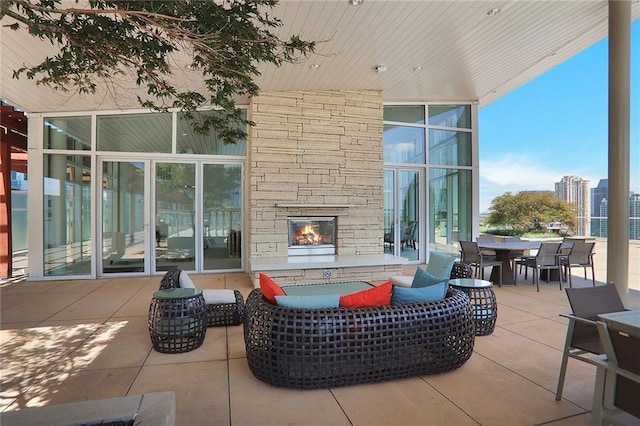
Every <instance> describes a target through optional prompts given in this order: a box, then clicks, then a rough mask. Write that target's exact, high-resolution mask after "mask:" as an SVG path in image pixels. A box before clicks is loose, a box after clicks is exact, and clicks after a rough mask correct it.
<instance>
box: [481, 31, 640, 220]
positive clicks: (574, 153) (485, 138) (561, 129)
mask: <svg viewBox="0 0 640 426" xmlns="http://www.w3.org/2000/svg"><path fill="white" fill-rule="evenodd" d="M631 44H632V46H638V45H640V21H636V22H634V23H633V24H632V27H631ZM631 50H632V53H631V96H630V98H631V99H630V101H631V126H630V127H631V128H630V133H631V135H630V144H631V146H630V157H631V158H630V175H631V176H630V187H629V189H630V191H631V192H635V193H638V192H640V114H639V113H638V110H639V109H640V72H639V71H638V70H639V69H640V49H637V48H632V49H631ZM607 64H608V40H607V39H604V40H602V41H600V42H599V43H596V44H595V45H594V46H592V47H591V48H589V49H587V50H585V51H583V52H581V53H580V54H578V55H576V56H574V57H573V58H571V59H569V60H568V61H566V62H564V63H562V64H560V65H558V66H557V67H555V68H554V69H552V70H550V71H548V72H547V73H545V74H544V75H542V76H540V77H538V78H537V79H535V80H532V81H531V82H529V83H527V84H525V85H524V86H522V87H520V88H518V89H516V90H515V91H513V92H511V93H510V94H508V95H506V96H504V97H503V98H501V99H499V100H497V101H495V102H493V103H492V104H490V105H487V106H486V107H483V108H481V109H480V111H479V139H480V145H479V147H480V148H479V149H480V153H479V157H480V182H479V186H480V212H481V213H484V212H486V211H487V210H488V208H489V206H490V204H491V201H492V200H493V199H494V198H495V197H497V196H500V195H502V194H504V193H505V192H511V193H517V192H520V191H526V190H540V191H551V192H553V191H554V187H555V183H556V182H559V181H560V180H561V179H562V178H563V177H564V176H578V177H580V178H582V179H584V180H588V181H590V184H591V187H592V188H593V187H596V186H597V185H598V182H599V181H600V180H601V179H608V159H607V156H608V79H607V72H608V68H607V67H608V65H607Z"/></svg>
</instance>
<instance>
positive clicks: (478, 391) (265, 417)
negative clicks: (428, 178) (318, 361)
mask: <svg viewBox="0 0 640 426" xmlns="http://www.w3.org/2000/svg"><path fill="white" fill-rule="evenodd" d="M630 252H631V256H630V265H631V267H630V269H631V272H630V282H632V283H634V285H638V284H639V283H640V281H639V279H640V278H639V273H640V272H639V271H640V268H638V267H637V265H638V264H640V245H636V244H632V245H630ZM597 253H598V254H597V255H596V279H597V280H598V283H599V284H602V283H603V281H604V279H605V277H606V274H605V271H604V268H605V266H606V264H605V261H604V258H605V256H603V255H602V248H600V249H599V250H597ZM598 257H600V259H598ZM414 268H415V267H414ZM411 270H412V268H407V270H406V271H405V272H406V273H411ZM574 272H575V273H576V275H574V279H573V283H574V286H579V287H584V286H590V285H591V281H590V280H585V279H584V276H583V275H582V271H581V270H578V271H574ZM192 278H193V280H194V282H195V284H196V285H197V286H199V287H201V288H229V289H238V290H240V291H241V292H242V293H243V294H244V296H245V298H246V296H247V294H248V293H249V292H250V291H251V290H252V288H253V287H252V284H251V281H250V279H249V276H248V274H244V273H234V274H218V275H192ZM160 279H161V277H159V276H156V277H145V278H119V279H98V280H91V281H84V280H83V281H47V282H26V281H17V282H16V281H15V280H14V281H13V282H10V283H8V282H7V283H4V284H2V288H1V296H2V311H1V326H2V327H1V328H2V330H1V332H0V333H1V334H0V336H1V340H0V345H1V346H0V349H1V352H0V355H1V361H0V362H1V385H2V387H1V389H0V407H1V408H0V410H1V411H7V410H20V409H25V408H27V407H38V406H45V405H53V404H60V403H67V402H77V401H86V400H95V399H103V398H116V397H122V396H127V395H138V394H142V393H149V392H160V391H167V390H170V391H174V392H175V394H176V424H178V425H284V424H287V425H367V426H368V425H394V424H398V425H447V424H449V425H465V424H469V425H471V424H482V425H539V424H553V425H587V424H589V422H590V418H591V415H590V410H591V397H592V392H593V384H594V379H595V368H594V367H592V366H590V365H587V364H585V363H582V362H578V361H575V360H570V361H569V367H568V374H567V379H566V384H565V390H564V398H563V400H562V401H559V402H558V401H555V399H554V392H555V387H556V380H557V375H558V370H559V367H560V358H561V350H562V345H563V342H564V338H565V333H566V322H565V320H564V319H563V318H561V317H559V316H558V314H559V313H561V312H567V311H569V310H570V309H569V305H568V302H567V300H566V295H565V292H564V291H560V290H559V288H558V283H557V282H551V283H546V282H544V281H542V282H541V283H540V292H539V293H537V292H536V291H535V286H533V285H532V284H531V281H530V279H529V281H527V282H525V281H524V278H523V277H520V278H519V283H518V285H517V286H515V287H502V288H498V287H496V288H495V292H496V295H497V299H498V306H499V308H498V320H497V326H496V329H495V331H494V333H493V334H492V335H489V336H482V337H477V338H476V342H475V347H474V354H473V355H472V357H471V358H470V359H469V361H468V362H467V363H466V364H464V365H463V366H462V367H461V368H459V369H457V370H455V371H452V372H449V373H445V374H440V375H435V376H423V377H414V378H409V379H404V380H397V381H392V382H384V383H377V384H367V385H358V386H349V387H341V388H331V389H323V390H311V391H300V390H291V389H281V388H275V387H272V386H270V385H267V384H265V383H262V382H260V381H258V380H257V379H255V378H254V376H253V375H252V374H251V372H250V370H249V368H248V366H247V362H246V359H245V352H244V342H243V336H242V326H235V327H218V328H209V329H208V330H207V335H206V339H205V342H204V345H203V346H202V347H200V348H198V349H196V350H194V351H191V352H188V353H184V354H161V353H158V352H155V351H154V350H153V349H152V346H151V341H150V339H149V333H148V329H147V312H148V309H149V302H150V300H151V295H152V293H153V292H154V291H156V290H157V289H158V285H159V283H160ZM629 296H630V297H629V302H628V303H627V305H628V307H632V308H640V292H638V291H635V290H633V291H631V292H630V295H629ZM1 420H2V419H1V415H0V424H1V423H2V421H1ZM51 424H55V421H53V419H52V422H51Z"/></svg>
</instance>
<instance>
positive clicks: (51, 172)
mask: <svg viewBox="0 0 640 426" xmlns="http://www.w3.org/2000/svg"><path fill="white" fill-rule="evenodd" d="M43 196H44V212H43V218H44V221H43V232H44V275H45V276H49V275H88V274H90V273H91V220H90V218H91V158H90V157H84V156H79V155H69V156H67V155H45V156H44V195H43Z"/></svg>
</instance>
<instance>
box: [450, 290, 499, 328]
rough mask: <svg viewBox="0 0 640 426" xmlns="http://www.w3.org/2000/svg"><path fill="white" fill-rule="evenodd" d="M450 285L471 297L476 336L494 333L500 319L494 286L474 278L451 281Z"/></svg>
mask: <svg viewBox="0 0 640 426" xmlns="http://www.w3.org/2000/svg"><path fill="white" fill-rule="evenodd" d="M449 285H450V286H451V287H453V288H457V289H458V290H461V291H463V292H464V293H466V294H467V296H469V300H470V301H471V306H472V307H473V319H474V322H475V332H476V336H486V335H487V334H491V333H493V329H494V328H495V326H496V319H497V318H498V303H497V301H496V295H495V293H494V292H493V284H491V282H490V281H485V280H477V279H474V278H457V279H454V280H449Z"/></svg>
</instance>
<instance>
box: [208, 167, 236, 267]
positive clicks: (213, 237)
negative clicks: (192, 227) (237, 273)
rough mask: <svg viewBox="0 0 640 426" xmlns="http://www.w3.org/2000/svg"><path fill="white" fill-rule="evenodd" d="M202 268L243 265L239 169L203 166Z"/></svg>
mask: <svg viewBox="0 0 640 426" xmlns="http://www.w3.org/2000/svg"><path fill="white" fill-rule="evenodd" d="M203 178H204V179H203V183H204V188H203V200H204V203H203V212H202V217H203V221H204V223H203V226H204V245H203V251H204V253H203V259H204V269H205V270H213V269H239V268H240V267H241V266H242V262H241V257H240V256H241V254H242V253H241V251H242V245H241V242H242V233H241V230H242V168H241V167H240V166H237V165H221V164H205V165H204V170H203Z"/></svg>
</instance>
